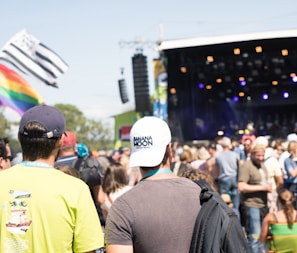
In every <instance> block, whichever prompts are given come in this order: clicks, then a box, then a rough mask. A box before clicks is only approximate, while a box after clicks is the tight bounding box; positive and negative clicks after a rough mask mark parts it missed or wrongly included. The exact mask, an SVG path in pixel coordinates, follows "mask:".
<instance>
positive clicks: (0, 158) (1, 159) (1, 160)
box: [0, 157, 4, 171]
mask: <svg viewBox="0 0 297 253" xmlns="http://www.w3.org/2000/svg"><path fill="white" fill-rule="evenodd" d="M3 160H4V159H3V157H0V171H1V170H3V169H4V168H3V165H2V163H3Z"/></svg>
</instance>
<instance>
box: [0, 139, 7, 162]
mask: <svg viewBox="0 0 297 253" xmlns="http://www.w3.org/2000/svg"><path fill="white" fill-rule="evenodd" d="M0 157H2V158H4V159H7V151H6V143H5V140H4V139H3V138H0Z"/></svg>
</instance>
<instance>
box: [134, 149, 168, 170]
mask: <svg viewBox="0 0 297 253" xmlns="http://www.w3.org/2000/svg"><path fill="white" fill-rule="evenodd" d="M168 145H170V144H168ZM168 145H167V146H166V150H165V154H164V156H163V159H162V161H161V162H160V164H162V165H164V164H166V162H167V159H168V158H169V156H168ZM160 164H158V165H157V166H155V167H154V168H158V167H160ZM140 168H141V169H143V170H148V169H151V168H152V167H143V166H140Z"/></svg>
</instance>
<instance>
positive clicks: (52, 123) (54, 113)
mask: <svg viewBox="0 0 297 253" xmlns="http://www.w3.org/2000/svg"><path fill="white" fill-rule="evenodd" d="M31 122H38V123H39V124H41V125H42V126H43V127H44V128H45V133H43V134H42V135H40V136H36V135H35V134H34V135H31V134H30V133H28V132H27V131H26V126H27V125H28V124H29V123H31ZM65 127H66V122H65V118H64V115H63V114H62V113H61V112H60V111H59V110H58V109H56V108H55V107H52V106H48V105H37V106H34V107H32V108H30V109H29V110H27V111H26V112H25V113H24V115H23V116H22V118H21V121H20V127H19V134H21V135H23V136H28V137H36V138H48V139H50V138H59V137H61V136H62V134H64V132H65Z"/></svg>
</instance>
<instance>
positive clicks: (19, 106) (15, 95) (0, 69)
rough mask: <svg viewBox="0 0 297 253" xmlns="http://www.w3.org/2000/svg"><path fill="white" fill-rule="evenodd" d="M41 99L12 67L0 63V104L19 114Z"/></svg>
mask: <svg viewBox="0 0 297 253" xmlns="http://www.w3.org/2000/svg"><path fill="white" fill-rule="evenodd" d="M42 103H43V100H42V99H41V97H40V96H39V95H38V94H37V92H36V91H35V90H34V89H33V88H32V87H31V86H30V84H29V83H28V82H27V81H26V80H25V79H24V78H22V77H21V76H20V75H19V74H17V73H16V72H15V71H13V70H12V69H9V68H7V67H6V66H4V65H2V64H0V105H2V106H7V107H10V108H11V109H13V110H15V111H17V112H18V113H19V114H20V115H23V113H24V112H25V111H26V110H28V109H29V108H31V107H33V106H35V105H38V104H42Z"/></svg>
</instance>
